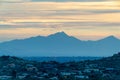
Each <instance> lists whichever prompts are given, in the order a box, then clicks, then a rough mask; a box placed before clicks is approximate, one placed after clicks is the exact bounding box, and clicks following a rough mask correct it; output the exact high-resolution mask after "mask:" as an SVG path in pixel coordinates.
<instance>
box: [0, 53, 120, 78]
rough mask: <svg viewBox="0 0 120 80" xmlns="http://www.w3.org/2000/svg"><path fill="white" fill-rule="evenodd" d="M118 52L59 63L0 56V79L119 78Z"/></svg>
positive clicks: (119, 55) (119, 59)
mask: <svg viewBox="0 0 120 80" xmlns="http://www.w3.org/2000/svg"><path fill="white" fill-rule="evenodd" d="M119 66H120V53H118V54H115V55H113V56H111V57H106V58H102V59H99V60H86V61H80V62H66V63H59V62H56V61H49V62H36V61H27V60H24V59H22V58H18V57H11V56H1V57H0V80H120V67H119Z"/></svg>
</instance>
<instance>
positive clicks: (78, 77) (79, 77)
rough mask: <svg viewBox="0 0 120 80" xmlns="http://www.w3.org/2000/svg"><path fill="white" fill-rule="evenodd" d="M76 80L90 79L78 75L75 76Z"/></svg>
mask: <svg viewBox="0 0 120 80" xmlns="http://www.w3.org/2000/svg"><path fill="white" fill-rule="evenodd" d="M75 78H76V79H88V78H89V77H88V76H84V75H76V76H75Z"/></svg>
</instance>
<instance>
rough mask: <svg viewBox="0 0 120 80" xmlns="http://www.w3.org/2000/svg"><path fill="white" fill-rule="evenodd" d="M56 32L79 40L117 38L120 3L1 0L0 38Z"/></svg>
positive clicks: (1, 39) (119, 22)
mask: <svg viewBox="0 0 120 80" xmlns="http://www.w3.org/2000/svg"><path fill="white" fill-rule="evenodd" d="M58 31H65V32H66V33H67V34H69V35H72V36H75V37H77V38H80V39H82V40H88V39H90V40H96V39H100V38H102V37H105V36H109V35H115V36H117V37H120V7H119V2H117V1H110V0H107V1H101V2H99V1H95V0H94V1H93V2H88V1H86V2H69V1H68V2H33V1H31V0H0V41H6V40H11V39H16V38H26V37H31V36H37V35H49V34H51V33H55V32H58ZM3 35H4V36H3Z"/></svg>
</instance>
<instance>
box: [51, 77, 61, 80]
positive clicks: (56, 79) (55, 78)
mask: <svg viewBox="0 0 120 80" xmlns="http://www.w3.org/2000/svg"><path fill="white" fill-rule="evenodd" d="M50 80H59V79H58V78H57V77H52V78H50Z"/></svg>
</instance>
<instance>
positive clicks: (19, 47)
mask: <svg viewBox="0 0 120 80" xmlns="http://www.w3.org/2000/svg"><path fill="white" fill-rule="evenodd" d="M119 50H120V40H119V39H118V38H116V37H114V36H108V37H106V38H103V39H100V40H97V41H82V40H79V39H77V38H75V37H73V36H69V35H67V34H66V33H65V32H58V33H55V34H51V35H48V36H36V37H30V38H26V39H19V40H12V41H8V42H3V43H0V54H1V55H11V56H110V55H112V54H114V53H116V52H119Z"/></svg>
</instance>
